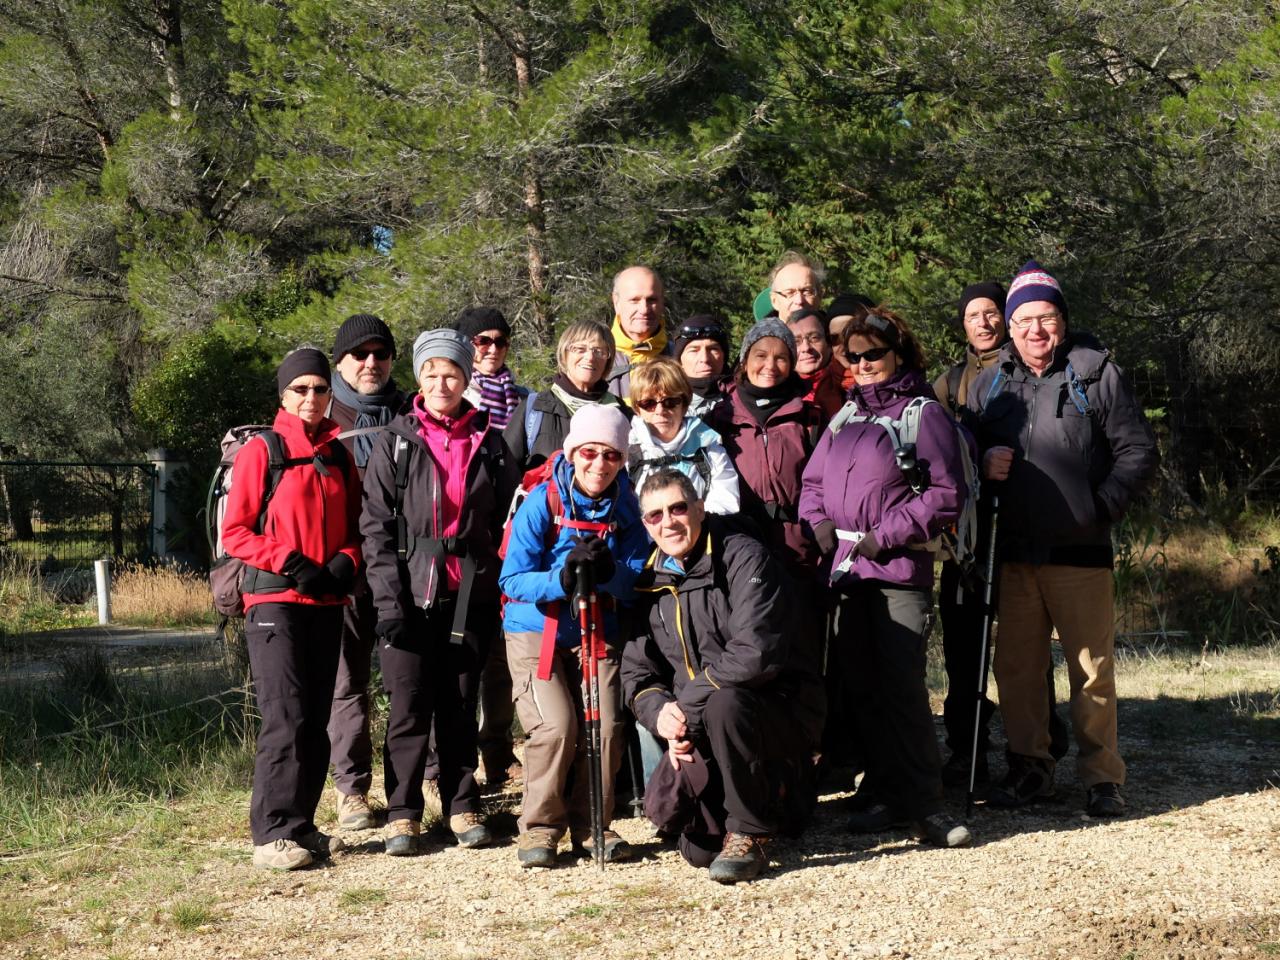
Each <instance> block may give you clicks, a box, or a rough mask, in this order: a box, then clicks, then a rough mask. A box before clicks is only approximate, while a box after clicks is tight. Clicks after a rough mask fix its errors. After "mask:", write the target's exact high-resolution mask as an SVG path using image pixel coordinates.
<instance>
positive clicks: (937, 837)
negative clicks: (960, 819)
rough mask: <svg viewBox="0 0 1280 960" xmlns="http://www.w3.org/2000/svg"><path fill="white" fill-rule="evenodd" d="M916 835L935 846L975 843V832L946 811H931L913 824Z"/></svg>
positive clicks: (956, 845) (963, 845)
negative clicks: (953, 818)
mask: <svg viewBox="0 0 1280 960" xmlns="http://www.w3.org/2000/svg"><path fill="white" fill-rule="evenodd" d="M912 829H913V831H914V832H915V835H916V836H917V837H918V838H920V839H921V840H924V841H926V842H928V843H931V844H933V845H934V846H935V847H967V846H968V845H969V844H971V843H973V834H971V833H970V832H969V828H968V827H966V826H965V825H964V824H963V823H957V822H956V821H955V820H952V819H951V818H950V817H949V816H947V815H946V814H945V813H931V814H929V816H927V817H922V818H921V819H919V820H917V821H916V822H915V823H914V824H912Z"/></svg>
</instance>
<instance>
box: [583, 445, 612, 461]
mask: <svg viewBox="0 0 1280 960" xmlns="http://www.w3.org/2000/svg"><path fill="white" fill-rule="evenodd" d="M577 452H578V453H580V454H582V459H583V460H585V461H587V463H591V462H592V461H593V460H595V458H596V457H604V462H605V463H617V462H619V461H620V460H621V459H622V454H621V453H619V452H618V451H617V450H615V449H613V447H606V448H605V449H603V450H598V449H596V448H595V447H579V448H578V449H577Z"/></svg>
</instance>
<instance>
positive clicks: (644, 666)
mask: <svg viewBox="0 0 1280 960" xmlns="http://www.w3.org/2000/svg"><path fill="white" fill-rule="evenodd" d="M651 609H652V608H651ZM673 675H674V671H673V670H672V668H671V666H670V664H668V663H667V661H666V658H665V657H663V655H662V651H661V650H659V649H658V645H657V642H656V641H655V640H654V638H653V633H652V631H651V630H650V629H649V628H648V625H647V624H645V625H643V626H642V627H641V629H639V630H637V631H636V633H635V635H634V636H632V638H631V639H630V640H628V641H627V645H626V646H625V647H623V649H622V692H623V702H625V703H626V704H627V705H628V706H629V707H630V708H631V712H632V713H633V714H634V715H635V718H636V719H637V720H639V721H640V723H641V724H642V725H643V726H644V728H645V729H646V730H649V731H650V732H652V733H653V735H654V736H657V734H658V730H657V725H658V712H659V711H660V710H662V708H663V706H664V705H665V704H667V703H668V702H670V701H672V700H674V699H675V694H674V693H672V680H673Z"/></svg>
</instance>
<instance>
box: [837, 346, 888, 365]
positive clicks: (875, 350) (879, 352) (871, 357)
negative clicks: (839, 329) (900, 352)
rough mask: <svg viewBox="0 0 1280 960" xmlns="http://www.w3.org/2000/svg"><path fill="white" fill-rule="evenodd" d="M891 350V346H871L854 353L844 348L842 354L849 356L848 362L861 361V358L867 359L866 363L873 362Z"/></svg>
mask: <svg viewBox="0 0 1280 960" xmlns="http://www.w3.org/2000/svg"><path fill="white" fill-rule="evenodd" d="M892 352H893V347H872V348H871V349H870V350H863V351H862V352H861V353H854V351H852V350H846V351H845V352H844V355H845V356H846V357H848V358H849V362H850V363H861V362H862V361H863V360H865V361H867V363H875V362H876V361H877V360H880V359H881V358H883V357H884V356H885V355H886V354H889V353H892Z"/></svg>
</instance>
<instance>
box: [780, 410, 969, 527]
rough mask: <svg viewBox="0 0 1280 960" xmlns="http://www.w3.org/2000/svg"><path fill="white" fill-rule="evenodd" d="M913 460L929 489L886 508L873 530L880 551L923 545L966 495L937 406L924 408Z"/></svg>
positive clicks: (952, 438)
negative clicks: (924, 469)
mask: <svg viewBox="0 0 1280 960" xmlns="http://www.w3.org/2000/svg"><path fill="white" fill-rule="evenodd" d="M916 458H917V459H918V460H919V461H920V462H921V463H926V464H928V468H929V487H928V489H927V490H925V492H924V493H923V494H921V495H920V496H915V495H908V496H905V497H901V498H894V500H893V501H891V502H890V503H889V504H888V505H886V507H885V511H884V514H883V515H882V516H881V518H880V523H879V524H878V525H877V526H876V539H878V540H879V541H880V546H881V547H889V548H891V547H904V546H906V545H907V544H909V543H911V544H920V543H927V542H928V541H929V540H932V539H933V538H934V537H936V536H937V535H938V534H939V533H941V532H942V528H943V527H944V526H946V525H947V524H948V523H950V522H951V521H952V520H955V519H956V518H957V517H959V516H960V509H961V507H962V506H963V505H964V498H965V496H966V494H967V490H966V486H965V480H964V461H963V460H962V459H961V456H960V440H959V436H958V435H957V433H956V428H955V424H954V422H953V421H952V419H951V418H950V417H949V416H947V414H946V411H945V410H944V409H943V407H942V405H941V404H936V403H930V404H927V405H926V406H925V408H924V409H923V410H922V411H921V416H920V432H919V435H918V436H917V437H916ZM810 466H812V464H810ZM819 476H820V474H819ZM805 477H806V479H807V478H808V471H807V470H806V471H805Z"/></svg>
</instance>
